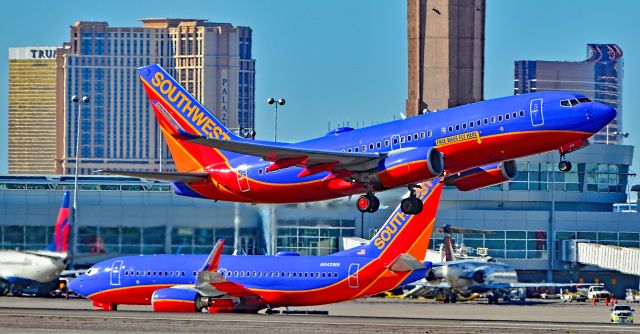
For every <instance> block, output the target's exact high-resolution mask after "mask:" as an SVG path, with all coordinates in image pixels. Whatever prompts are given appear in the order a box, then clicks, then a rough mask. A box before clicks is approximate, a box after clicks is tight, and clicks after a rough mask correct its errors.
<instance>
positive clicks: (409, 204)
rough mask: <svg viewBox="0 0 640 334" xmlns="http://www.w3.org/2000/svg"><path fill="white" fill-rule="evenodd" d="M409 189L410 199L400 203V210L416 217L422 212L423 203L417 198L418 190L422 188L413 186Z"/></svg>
mask: <svg viewBox="0 0 640 334" xmlns="http://www.w3.org/2000/svg"><path fill="white" fill-rule="evenodd" d="M407 188H409V197H407V198H405V199H403V200H402V202H400V209H401V210H402V212H403V213H405V214H407V215H416V214H418V213H420V212H422V201H421V200H420V199H419V198H418V197H416V188H420V186H418V185H415V184H412V185H409V186H407Z"/></svg>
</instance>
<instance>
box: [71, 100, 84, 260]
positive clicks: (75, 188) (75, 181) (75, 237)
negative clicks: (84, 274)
mask: <svg viewBox="0 0 640 334" xmlns="http://www.w3.org/2000/svg"><path fill="white" fill-rule="evenodd" d="M79 100H80V99H78V96H77V95H74V96H72V97H71V102H73V103H74V104H76V105H77V106H78V107H77V109H78V116H77V119H78V126H77V128H76V163H75V168H74V169H75V171H74V178H73V215H71V219H72V224H71V227H72V228H70V229H69V231H71V233H72V236H71V238H69V240H71V242H72V244H71V245H70V247H68V249H67V252H68V253H69V259H70V262H71V263H70V266H71V267H73V254H74V253H75V248H76V244H77V242H78V224H77V223H76V221H77V214H76V212H77V208H78V202H77V200H78V160H80V156H79V152H80V131H81V129H82V123H81V120H82V107H81V103H82V104H84V103H89V97H88V96H86V95H85V96H83V97H82V102H81V103H78V102H79Z"/></svg>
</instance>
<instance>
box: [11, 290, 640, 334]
mask: <svg viewBox="0 0 640 334" xmlns="http://www.w3.org/2000/svg"><path fill="white" fill-rule="evenodd" d="M304 309H308V310H324V311H328V312H329V315H324V316H323V315H320V316H318V315H281V314H279V315H266V314H207V313H153V312H150V307H148V306H143V307H139V306H135V307H132V306H127V307H121V310H120V311H117V312H104V311H96V310H93V309H92V307H91V303H90V302H89V301H86V300H79V299H76V300H63V299H43V298H29V297H25V298H16V297H0V333H63V332H64V333H88V332H91V333H116V332H120V333H121V332H140V333H149V332H154V333H159V332H160V333H195V332H200V333H202V332H207V333H223V332H224V333H249V332H258V331H259V332H262V333H312V332H313V333H514V332H521V333H536V334H537V333H626V332H628V333H632V332H635V333H638V332H640V326H638V325H618V324H610V323H609V312H610V311H609V307H606V306H604V305H598V306H595V307H594V306H592V305H590V304H564V303H562V302H531V303H526V304H515V305H514V304H504V305H485V304H480V303H477V302H473V303H458V304H440V303H437V302H434V301H424V300H419V301H411V300H393V299H391V300H389V299H374V298H370V299H364V300H362V301H354V302H345V303H339V304H333V305H325V306H316V307H306V308H292V310H304Z"/></svg>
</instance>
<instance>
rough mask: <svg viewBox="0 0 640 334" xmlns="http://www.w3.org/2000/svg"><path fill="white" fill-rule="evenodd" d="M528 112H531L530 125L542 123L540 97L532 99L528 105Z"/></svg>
mask: <svg viewBox="0 0 640 334" xmlns="http://www.w3.org/2000/svg"><path fill="white" fill-rule="evenodd" d="M529 113H530V114H531V125H533V126H540V125H544V115H543V114H542V99H533V100H531V104H530V105H529Z"/></svg>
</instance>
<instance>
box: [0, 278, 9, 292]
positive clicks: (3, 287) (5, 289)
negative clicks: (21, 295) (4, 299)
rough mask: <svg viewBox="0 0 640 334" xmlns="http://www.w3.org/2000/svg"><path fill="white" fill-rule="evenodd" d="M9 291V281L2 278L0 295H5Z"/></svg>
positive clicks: (0, 280)
mask: <svg viewBox="0 0 640 334" xmlns="http://www.w3.org/2000/svg"><path fill="white" fill-rule="evenodd" d="M8 293H9V282H7V281H5V280H3V279H0V296H5V295H6V294H8Z"/></svg>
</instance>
